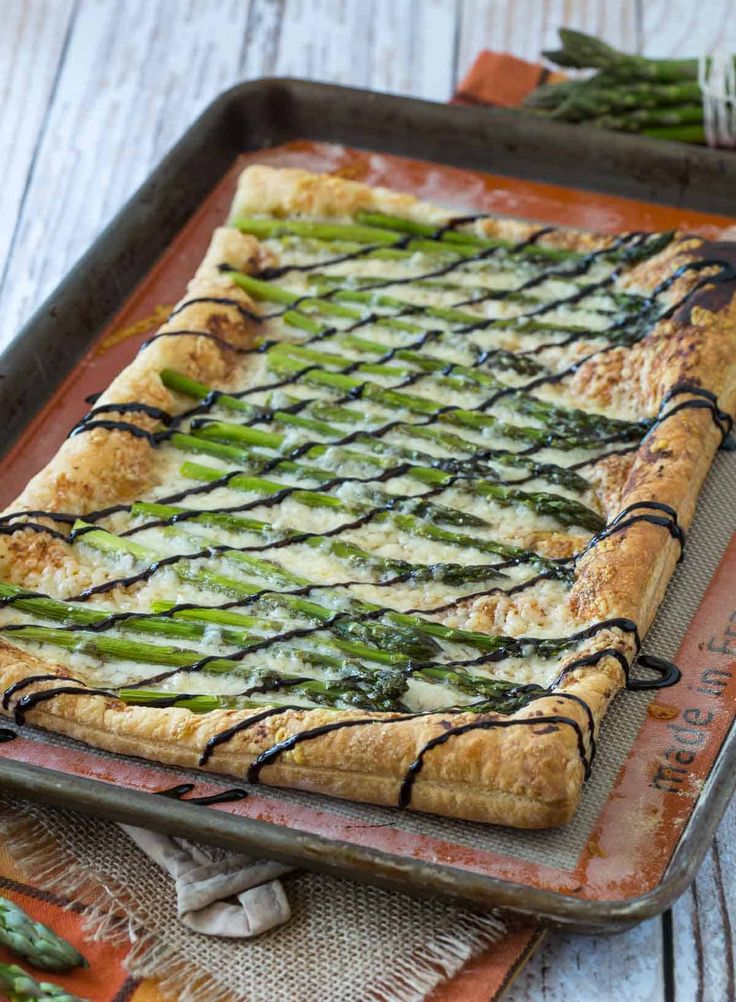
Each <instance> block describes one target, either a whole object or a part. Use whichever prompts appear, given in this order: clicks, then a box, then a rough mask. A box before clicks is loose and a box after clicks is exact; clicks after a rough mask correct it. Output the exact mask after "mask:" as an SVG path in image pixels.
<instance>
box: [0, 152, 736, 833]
mask: <svg viewBox="0 0 736 1002" xmlns="http://www.w3.org/2000/svg"><path fill="white" fill-rule="evenodd" d="M370 208H373V209H375V210H377V211H384V212H395V213H398V214H402V215H405V216H409V217H411V218H421V219H432V220H433V221H438V222H440V221H441V220H442V219H443V218H446V216H447V213H446V212H445V211H444V210H441V209H437V208H434V207H430V206H427V205H425V204H424V203H421V202H418V201H417V200H416V199H414V198H412V197H411V196H407V195H400V194H397V193H393V192H389V191H387V190H386V189H372V188H369V187H367V186H365V185H360V184H356V183H355V182H351V181H347V180H344V179H340V178H332V177H327V176H324V175H310V174H307V173H306V172H302V171H290V170H281V171H277V170H274V169H271V168H266V167H260V166H254V167H250V168H248V169H247V170H246V171H245V172H244V174H243V176H242V178H241V182H240V185H239V188H238V194H237V196H236V200H235V203H234V213H235V214H237V213H239V212H243V211H250V210H254V211H259V212H268V211H275V210H276V211H281V212H282V213H283V214H284V215H288V214H292V213H299V212H304V213H309V214H312V213H314V214H319V215H334V216H341V215H350V214H352V213H353V212H355V211H357V210H358V209H370ZM535 229H536V227H534V226H533V225H531V224H527V223H519V222H516V221H506V220H498V221H497V220H493V221H489V222H488V223H487V231H488V232H495V233H498V234H499V235H508V236H512V235H513V236H514V237H515V238H519V239H523V236H524V235H527V234H528V233H530V232H533V231H534V230H535ZM565 240H566V242H567V244H568V245H569V246H579V247H582V248H588V247H591V246H597V245H599V244H600V238H596V237H593V236H589V235H585V234H575V233H572V232H571V233H568V234H567V235H566V236H565ZM223 241H227V245H225V244H224V243H223ZM258 254H259V249H258V245H257V242H256V241H253V240H252V239H251V238H244V237H242V236H241V235H240V234H237V233H235V232H234V231H232V230H220V231H217V233H216V235H215V238H214V239H213V245H212V247H211V249H210V252H208V255H207V258H206V259H205V262H204V264H203V266H202V268H200V270H199V272H198V273H197V277H196V278H195V280H194V281H193V283H192V284H191V285H190V288H189V290H188V296H201V295H207V294H214V293H213V292H212V291H211V290H212V289H215V288H216V289H217V290H218V291H219V293H220V294H223V293H222V289H223V288H224V287H226V288H227V293H226V294H227V295H228V296H231V297H233V298H238V299H239V300H240V301H242V302H243V304H244V305H248V298H247V296H245V295H244V294H243V293H242V292H240V291H239V290H235V289H234V287H233V285H232V283H230V282H229V281H228V280H227V278H226V276H222V275H220V274H219V273H217V271H216V265H217V263H218V262H219V261H220V260H222V259H223V258H224V257H227V259H228V260H229V261H231V262H232V263H235V264H236V265H239V266H241V267H242V268H243V270H248V269H250V268H251V267H252V266H253V262H254V261H256V260H257V258H258ZM654 278H655V277H654V276H652V277H651V284H654ZM640 280H642V281H646V274H645V275H644V276H643V277H640ZM223 283H226V286H223ZM184 302H186V297H185V300H184ZM733 309H734V308H733V307H729V308H728V309H724V310H721V311H719V312H717V313H711V312H709V311H707V310H703V309H694V310H693V311H692V317H691V321H690V322H689V323H688V324H684V325H680V326H679V327H678V328H677V331H676V332H675V338H676V339H677V342H678V346H679V350H678V351H677V352H675V353H674V354H673V355H672V357H670V356H668V360H667V362H666V364H662V365H660V366H659V368H660V370H661V371H660V372H659V376H660V386H659V390H658V392H659V399H660V400H661V397H662V396H663V395H664V392H665V391H666V389H667V388H669V387H670V386H672V385H674V384H675V383H678V382H680V381H681V380H683V379H689V380H691V381H692V382H695V383H697V384H699V385H701V386H705V387H708V388H710V389H713V390H714V391H715V392H716V393H718V395H719V397H720V399H721V402H722V406H725V407H728V408H730V407H732V406H733V404H734V402H735V400H736V366H735V365H734V362H733V359H734V357H736V353H735V352H734V347H736V344H735V343H734V342H735V338H736V335H735V333H734V331H735V329H736V328H735V325H734V319H735V318H734V313H733ZM183 316H184V317H189V318H190V319H192V320H193V323H194V322H203V323H204V324H205V325H206V326H207V328H208V329H214V328H216V329H218V330H221V329H222V328H223V326H224V327H226V328H227V332H228V337H229V338H230V339H231V340H232V339H233V338H236V337H237V338H240V339H242V341H241V343H246V342H247V338H248V337H249V335H250V331H249V330H248V325H247V323H244V322H243V321H242V320H241V319H239V318H234V317H233V315H232V313H231V312H228V311H227V310H225V311H224V313H223V311H220V310H213V309H212V308H211V307H205V306H202V305H193V306H189V307H186V309H185V311H184V314H181V313H180V314H179V316H178V317H177V319H176V322H175V323H171V322H170V323H169V324H167V325H164V328H162V330H163V331H166V330H167V329H171V328H176V327H182V326H185V324H183V323H182V317H183ZM195 318H196V319H195ZM213 323H214V328H213ZM231 363H232V359H230V358H229V357H228V352H227V350H226V349H224V348H221V347H219V346H218V345H217V344H216V343H214V342H213V341H211V340H209V339H206V338H191V339H190V338H171V339H161V340H159V341H157V342H156V343H155V344H154V345H152V346H151V347H150V348H148V349H147V351H146V352H144V353H143V354H142V355H141V356H139V357H138V358H137V359H136V360H135V362H133V363H132V365H131V366H129V367H128V369H126V370H125V371H124V372H123V373H122V374H121V375H120V376H119V377H118V378H117V379H116V380H115V381H114V382H113V384H111V387H110V389H109V390H108V391H107V393H106V394H105V395H104V397H103V398H102V401H101V402H107V401H118V402H119V401H121V400H125V399H138V400H142V401H145V402H151V403H154V404H156V405H157V406H162V407H165V408H166V407H171V403H172V401H171V395H170V394H168V391H166V390H165V389H163V388H162V387H161V384H160V380H159V379H158V376H157V374H158V372H159V371H160V370H161V368H163V367H165V366H169V367H176V368H178V369H180V370H182V371H184V372H186V373H187V374H189V375H191V376H193V377H195V378H199V379H202V380H206V381H208V382H212V383H215V384H217V385H225V386H226V385H227V382H228V371H229V367H230V366H231ZM683 399H684V398H683ZM718 441H719V435H718V432H717V430H716V429H715V427H714V425H713V422H712V420H711V418H710V416H709V415H708V413H707V412H704V411H695V410H690V411H681V412H680V413H678V414H677V415H675V416H674V417H673V418H671V419H670V420H668V421H667V422H665V423H664V424H663V425H661V426H660V427H658V428H657V429H656V430H655V431H654V432H653V433H652V434H651V435H650V437H649V439H648V440H647V445H646V448H645V449H640V450H639V452H638V453H637V455H636V459H635V462H634V464H633V466H632V469H631V471H630V474H629V478H628V481H627V484H626V486H625V488H624V491H623V496H622V507H623V506H626V505H628V504H630V503H632V502H633V501H638V500H652V499H656V500H663V501H666V502H667V503H669V504H671V505H672V506H673V507H674V508H676V509H677V511H678V512H679V513H680V521H681V523H682V524H683V525H684V526H687V525H688V524H689V523H690V521H691V519H692V514H693V510H694V507H695V500H696V498H697V494H698V491H699V489H700V485H701V483H702V480H703V479H704V477H705V474H706V472H707V469H708V467H709V465H710V462H711V460H712V455H713V452H714V451H715V448H716V447H717V444H718ZM149 449H150V447H149V446H148V445H147V443H145V441H142V440H138V439H132V438H131V436H127V435H124V434H121V433H119V432H91V433H89V434H87V435H85V436H82V437H81V438H80V439H76V440H75V439H72V440H70V442H69V443H65V445H64V446H63V447H62V449H61V450H60V452H59V454H58V455H57V457H55V458H54V459H53V460H52V461H51V463H50V464H49V465H48V466H47V467H46V469H45V470H43V471H42V472H41V473H40V474H39V475H38V476H37V477H36V478H34V480H33V481H31V483H30V484H29V486H28V487H27V488H26V490H25V491H24V492H23V494H22V495H21V497H20V498H19V499H18V501H17V502H16V503H15V504H14V505H13V506H12V508H13V510H19V509H21V508H40V507H46V508H49V509H54V510H63V509H64V508H65V507H72V508H75V509H76V510H79V509H80V508H81V509H82V510H90V509H91V508H95V507H99V506H101V505H104V504H109V503H112V502H114V501H117V500H126V499H128V498H130V497H132V496H133V494H134V493H135V492H136V490H140V489H141V488H144V487H145V486H146V483H147V482H148V477H149V476H150V462H149V457H148V455H147V450H149ZM664 459H666V460H667V461H666V462H663V460H664ZM111 463H112V464H114V467H115V469H116V470H121V471H123V472H122V474H115V477H114V479H111V480H109V481H107V480H105V479H103V480H99V479H98V478H97V474H98V473H99V470H100V469H101V468H102V467H105V468H107V467H108V466H109V465H110V464H111ZM93 473H94V475H95V482H94V483H91V477H92V474H93ZM120 477H122V478H123V479H122V480H121V479H120ZM22 535H23V537H25V536H26V535H27V534H22ZM6 553H7V554H8V555H9V556H10V557H11V558H12V557H13V556H15V557H16V558H17V552H16V553H15V554H13V552H12V545H9V546H7V547H6ZM26 555H27V554H26ZM677 556H678V547H677V544H676V543H675V542H674V541H670V540H669V538H666V539H664V540H663V530H662V529H661V528H656V527H653V526H649V525H646V524H644V523H637V524H636V525H633V526H631V527H630V528H629V529H627V530H625V531H624V532H622V533H620V534H617V535H615V536H612V537H611V538H610V539H609V540H606V541H604V542H603V543H601V544H599V546H597V547H595V548H594V549H593V550H591V552H590V554H589V555H588V556H587V557H586V558H585V560H584V561H583V562H582V564H581V567H580V574H579V577H578V581H577V583H576V585H575V589H574V599H575V602H576V605H577V610H578V612H579V615H580V617H581V619H583V618H585V617H586V616H593V617H595V618H597V619H603V618H609V617H616V616H626V617H627V618H631V619H634V620H635V621H636V622H638V623H639V624H640V626H641V628H642V632H643V631H644V630H645V629H646V628H647V627H648V625H649V623H650V622H651V619H652V618H653V616H654V613H655V611H656V608H657V606H658V604H659V602H660V601H661V599H662V597H663V594H664V590H665V588H666V584H667V581H668V580H669V577H670V575H671V573H672V569H673V567H674V564H675V561H676V559H677ZM601 642H602V641H601ZM46 672H53V673H54V674H57V673H58V674H59V676H60V677H63V676H64V675H65V671H64V669H63V668H61V667H60V666H58V665H54V664H52V663H49V662H48V661H47V660H45V659H41V658H37V657H35V656H33V655H29V654H27V653H25V652H22V651H20V650H18V649H17V648H13V647H12V645H10V644H7V643H5V642H2V644H0V682H1V683H2V685H3V687H4V688H5V687H7V686H10V685H12V684H13V683H15V682H16V681H19V680H20V679H22V678H25V677H28V676H29V675H30V674H37V673H46ZM622 683H623V674H622V672H621V669H620V667H619V666H618V663H617V662H616V661H615V660H614V659H610V658H608V659H605V660H603V661H601V662H600V663H599V665H598V666H596V668H595V669H586V670H585V671H579V672H575V673H572V674H570V675H568V676H567V677H566V678H565V680H564V682H563V683H562V689H563V691H564V692H565V693H567V694H571V695H574V696H577V697H579V698H580V699H581V700H583V701H584V702H585V703H586V704H587V705H588V706H589V707H590V710H591V712H592V715H593V718H594V720H595V723H596V725H597V724H599V722H600V720H601V719H602V718H603V716H604V714H605V711H606V709H607V707H608V705H609V703H610V701H611V699H612V698H613V696H614V695H615V694H616V692H617V691H618V689H619V688H620V687H621V685H622ZM54 684H55V683H39V684H38V685H39V687H47V686H53V685H54ZM34 691H35V690H34ZM327 714H328V711H324V710H318V709H315V710H307V711H288V712H287V713H285V714H282V715H279V716H276V717H273V718H270V719H269V720H266V721H263V722H262V723H259V724H257V725H255V726H254V727H252V728H250V729H248V730H245V731H242V732H240V733H239V734H238V735H237V736H236V737H235V738H233V739H232V740H231V741H229V742H228V743H227V744H226V745H223V746H222V747H221V748H220V749H219V750H217V751H216V752H215V754H214V755H213V756H212V757H211V759H210V761H209V763H208V765H207V768H208V769H210V770H212V771H217V772H223V773H227V774H235V775H242V774H243V772H244V769H245V768H246V767H247V765H248V764H249V763H250V762H251V761H252V760H253V758H254V757H255V756H256V755H258V754H260V753H261V752H263V751H265V750H266V749H268V748H269V747H271V746H272V745H273V744H275V743H277V742H278V741H281V740H283V739H284V738H287V737H289V736H290V735H292V734H294V733H295V732H296V730H299V729H303V728H304V726H308V727H313V726H320V725H321V724H322V723H324V722H325V720H326V719H327ZM539 715H560V716H564V717H565V718H569V719H570V720H571V721H574V722H575V724H576V725H577V728H579V729H580V730H581V731H582V732H583V733H585V730H586V727H587V714H586V711H585V708H584V707H582V706H580V705H578V704H576V703H575V702H573V701H571V700H567V699H561V698H560V697H559V696H556V695H555V694H554V693H552V694H551V695H550V696H549V697H546V698H544V699H541V700H538V701H536V702H534V703H532V704H530V705H529V706H527V707H525V708H524V709H523V710H521V711H519V712H518V713H517V714H515V715H514V716H513V717H512V718H508V719H509V720H519V721H520V720H522V719H526V718H528V717H531V716H539ZM248 716H249V714H248V713H246V712H244V711H216V712H215V713H212V714H208V715H206V716H204V717H198V716H196V715H193V714H191V713H189V711H186V710H181V709H165V710H162V709H150V708H143V707H127V706H125V705H124V704H122V703H120V702H119V701H117V700H114V699H110V698H107V697H100V696H89V697H78V696H64V695H60V696H57V697H55V698H54V699H53V700H50V701H48V702H44V703H41V704H39V705H38V707H36V708H34V709H32V710H31V711H30V713H29V721H30V722H32V723H34V724H36V725H38V726H42V727H47V728H49V729H51V730H55V731H58V732H61V733H65V734H68V735H69V736H71V737H76V738H79V739H81V740H84V741H87V742H88V743H90V744H95V745H97V746H98V747H101V748H106V749H108V750H110V751H114V752H119V753H128V754H136V755H141V754H143V755H144V757H146V758H153V759H156V760H158V761H164V762H170V763H173V764H181V765H186V766H192V765H196V764H197V761H198V760H199V755H200V753H201V751H202V749H203V748H204V746H205V744H206V742H207V740H209V738H211V737H212V736H214V734H215V733H217V732H219V731H221V730H223V729H224V728H225V727H228V726H231V725H232V724H233V723H235V722H237V721H238V720H242V719H245V718H247V717H248ZM390 716H392V715H376V714H366V713H362V712H355V713H353V712H350V713H348V712H347V711H345V712H340V713H338V714H335V712H334V711H329V720H330V721H335V720H338V719H358V718H362V719H370V718H380V719H387V718H388V717H390ZM463 719H464V718H463V717H462V716H461V715H458V716H455V715H453V716H451V717H449V718H448V717H447V716H446V715H445V716H443V715H442V714H439V713H438V714H431V715H427V716H424V717H420V718H414V719H412V720H407V721H402V722H397V723H395V724H392V725H391V726H370V725H369V726H365V727H355V728H344V729H342V730H338V731H335V732H332V733H330V734H327V735H324V736H322V737H320V738H319V739H318V740H312V741H309V742H307V743H305V744H303V745H298V746H297V747H296V749H295V750H294V751H292V752H288V753H286V754H284V755H282V756H281V757H280V758H279V759H278V761H277V762H276V763H275V764H273V765H269V766H267V767H266V768H265V769H264V779H265V780H266V781H267V782H268V783H270V784H274V785H283V786H290V787H297V788H300V789H306V790H313V791H318V792H322V793H328V794H331V795H333V796H339V797H346V798H349V799H354V800H366V801H370V802H374V803H381V804H395V803H396V797H397V792H398V788H399V785H400V782H401V780H402V778H403V777H404V775H405V773H406V770H407V768H408V767H409V765H410V764H411V762H412V761H413V760H414V759H415V757H416V755H417V753H418V752H419V751H420V749H421V748H422V747H423V745H424V744H425V743H426V741H427V740H428V739H429V738H431V737H433V736H435V735H437V734H440V733H442V732H443V731H445V730H446V729H447V727H448V723H449V724H450V725H451V726H453V727H455V726H458V725H459V724H460V723H461V722H462V720H463ZM473 719H474V720H477V719H478V718H477V717H474V718H473ZM379 765H380V770H379V769H378V768H377V767H378V766H379ZM583 773H584V770H583V764H582V761H581V757H580V753H579V745H578V731H577V730H576V728H575V727H573V726H571V725H569V724H565V723H558V724H554V723H553V724H551V725H546V724H541V725H540V727H538V728H537V727H531V726H529V725H525V726H519V727H517V726H509V727H504V728H503V729H496V730H473V731H471V732H468V733H467V734H463V735H461V736H453V738H452V739H451V740H449V741H448V742H447V743H446V744H442V745H439V746H438V747H436V748H435V749H433V751H432V752H431V753H429V754H428V755H427V757H426V760H425V762H424V766H423V769H422V771H421V772H420V773H419V775H418V777H417V779H416V782H415V784H414V789H413V795H412V807H415V808H417V809H419V810H425V811H430V812H434V813H439V814H446V815H450V816H454V817H462V818H468V819H473V820H479V821H486V822H498V823H502V824H507V825H513V826H518V827H529V828H534V827H547V826H550V825H556V824H563V823H565V822H567V821H568V820H569V819H570V818H571V816H572V814H573V813H574V810H575V807H576V805H577V802H578V799H579V795H580V790H581V787H582V782H583V778H584V775H583Z"/></svg>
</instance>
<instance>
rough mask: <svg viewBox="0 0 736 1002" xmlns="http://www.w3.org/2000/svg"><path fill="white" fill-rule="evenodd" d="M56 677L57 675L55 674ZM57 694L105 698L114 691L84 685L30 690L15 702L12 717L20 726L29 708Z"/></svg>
mask: <svg viewBox="0 0 736 1002" xmlns="http://www.w3.org/2000/svg"><path fill="white" fill-rule="evenodd" d="M55 677H56V678H57V679H58V677H59V676H55ZM57 696H105V697H106V698H107V699H115V693H114V692H109V691H108V690H107V689H91V688H88V687H87V686H86V685H84V684H82V685H59V686H55V687H54V688H53V689H39V691H38V692H31V693H29V694H28V695H27V696H21V698H20V699H19V700H17V702H16V704H15V709H14V711H13V718H14V720H15V722H16V724H18V726H19V727H20V726H21V725H22V724H24V723H25V719H26V714H27V713H29V712H30V710H35V709H36V707H37V706H39V705H40V704H41V703H46V702H48V700H50V699H55V698H56V697H57Z"/></svg>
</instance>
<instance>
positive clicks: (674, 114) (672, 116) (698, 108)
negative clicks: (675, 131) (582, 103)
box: [588, 104, 703, 132]
mask: <svg viewBox="0 0 736 1002" xmlns="http://www.w3.org/2000/svg"><path fill="white" fill-rule="evenodd" d="M702 123H703V106H702V105H700V104H683V105H676V106H674V107H671V108H654V109H651V110H650V109H642V110H640V111H627V112H626V113H625V114H623V115H621V114H610V115H598V116H596V117H594V118H591V119H589V121H588V124H589V125H595V126H598V128H601V129H616V130H617V131H619V132H641V131H642V130H643V129H650V128H660V127H665V126H668V127H670V128H679V127H681V126H685V125H696V126H698V125H699V126H701V127H702Z"/></svg>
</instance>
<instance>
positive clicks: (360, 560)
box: [133, 501, 505, 639]
mask: <svg viewBox="0 0 736 1002" xmlns="http://www.w3.org/2000/svg"><path fill="white" fill-rule="evenodd" d="M133 514H134V515H151V516H154V517H155V518H157V519H176V518H177V516H181V515H186V516H187V521H188V522H195V523H198V524H201V525H211V526H215V527H216V528H222V529H227V530H229V531H235V532H237V531H240V530H241V526H240V525H239V524H238V523H239V519H238V517H237V516H233V515H230V514H225V513H220V512H213V511H199V510H198V509H187V508H182V507H179V506H176V505H163V504H155V503H151V502H144V501H141V502H136V503H135V504H134V505H133ZM243 521H244V522H245V523H246V524H247V525H248V526H249V525H250V523H251V522H252V520H250V519H247V520H245V519H244V520H243ZM261 525H262V526H263V534H264V535H266V534H270V533H271V528H270V526H269V525H268V524H267V523H265V522H263V523H261ZM170 531H171V530H169V532H170ZM244 531H246V532H251V531H252V529H251V528H250V527H247V528H245V529H244ZM285 532H286V535H285V537H284V538H288V536H289V535H293V536H294V537H295V538H296V540H297V541H298V542H299V543H300V544H302V545H304V546H308V547H311V548H312V549H315V550H322V551H325V552H327V553H330V554H331V555H332V556H334V557H336V558H337V559H338V560H339V561H341V562H342V563H345V564H347V565H348V566H358V567H365V568H367V569H369V570H372V571H376V572H377V573H378V575H379V580H390V579H392V578H395V577H397V576H405V577H407V578H409V577H410V578H411V579H412V580H413V581H416V582H419V581H442V582H445V583H447V584H455V585H458V584H470V583H473V582H478V581H490V580H493V579H501V578H503V577H505V575H503V574H501V573H499V572H498V571H496V570H495V568H494V567H493V566H492V565H488V564H448V563H435V564H431V565H425V564H412V563H410V562H409V561H407V560H396V559H392V558H388V557H381V556H378V555H377V554H375V553H372V552H371V551H369V550H364V549H362V548H361V547H360V546H357V545H356V544H355V543H351V542H347V541H346V540H343V539H339V538H337V537H335V538H333V537H331V536H320V535H314V536H308V535H307V536H305V534H304V533H297V531H296V530H295V529H290V530H288V531H286V530H285ZM188 538H189V539H190V540H191V542H193V543H198V544H199V545H200V546H201V545H202V544H205V543H209V542H212V543H213V544H214V543H216V542H217V540H216V539H208V538H207V537H204V536H196V537H188ZM222 555H223V557H224V558H225V559H229V560H232V561H234V562H236V563H239V564H241V565H243V564H244V565H245V566H246V567H247V568H248V569H249V570H251V571H252V572H253V573H255V574H256V575H257V576H260V577H262V578H263V579H265V580H266V581H268V582H270V583H276V584H286V585H287V586H288V585H290V584H291V585H294V584H296V585H302V586H303V585H304V584H310V583H311V582H309V581H307V580H306V579H305V578H299V577H298V576H297V575H294V574H290V573H289V574H287V572H285V571H284V570H283V568H282V567H281V566H280V565H278V564H274V563H272V562H271V561H266V560H258V559H256V558H254V557H251V556H250V555H249V554H246V553H241V552H237V551H230V552H224V553H223V554H222ZM163 622H164V623H166V622H167V621H166V620H163ZM264 625H267V624H264ZM161 632H164V631H163V629H162V631H161ZM223 639H224V635H223Z"/></svg>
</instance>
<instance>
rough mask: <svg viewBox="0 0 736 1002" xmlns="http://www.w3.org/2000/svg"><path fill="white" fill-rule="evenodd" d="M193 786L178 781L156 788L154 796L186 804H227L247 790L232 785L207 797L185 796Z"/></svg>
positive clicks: (244, 796) (241, 798)
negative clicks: (175, 784) (174, 783)
mask: <svg viewBox="0 0 736 1002" xmlns="http://www.w3.org/2000/svg"><path fill="white" fill-rule="evenodd" d="M194 786H195V784H194V783H179V785H178V786H172V787H170V788H169V789H167V790H156V796H158V797H170V798H171V799H172V800H182V801H184V803H187V804H199V806H200V807H209V806H210V805H211V804H228V803H231V802H233V801H235V800H244V799H245V798H246V797H247V796H248V791H247V790H241V789H240V788H239V787H233V788H232V789H230V790H221V791H220V792H219V793H213V794H210V795H209V796H207V797H187V794H188V793H191V792H192V790H193V789H194Z"/></svg>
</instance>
